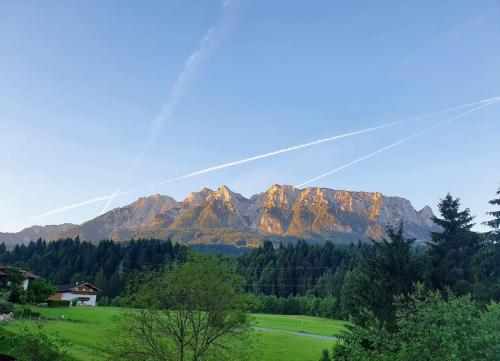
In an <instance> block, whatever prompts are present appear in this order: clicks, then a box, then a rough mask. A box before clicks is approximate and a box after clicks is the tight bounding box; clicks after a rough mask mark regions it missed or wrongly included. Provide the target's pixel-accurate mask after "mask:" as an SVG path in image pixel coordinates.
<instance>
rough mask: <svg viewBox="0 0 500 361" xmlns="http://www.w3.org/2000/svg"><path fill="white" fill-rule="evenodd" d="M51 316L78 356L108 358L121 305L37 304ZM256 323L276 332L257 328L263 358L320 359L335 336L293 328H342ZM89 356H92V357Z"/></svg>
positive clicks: (280, 318) (256, 319) (294, 319)
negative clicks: (58, 305)
mask: <svg viewBox="0 0 500 361" xmlns="http://www.w3.org/2000/svg"><path fill="white" fill-rule="evenodd" d="M34 309H35V310H36V311H38V312H41V313H42V314H43V315H44V316H45V317H46V318H48V319H49V320H48V321H47V322H46V323H45V328H46V330H47V331H56V332H58V333H59V335H60V336H61V337H63V338H65V339H67V340H69V341H70V342H71V347H70V348H69V349H68V351H69V353H70V354H71V355H72V356H73V357H75V359H77V360H89V359H91V360H92V359H95V360H104V359H106V349H107V343H108V342H107V341H108V339H107V337H108V335H109V333H110V329H111V328H112V325H113V316H115V315H118V314H119V313H120V311H121V310H120V309H119V308H112V307H94V308H90V307H87V308H34ZM252 324H253V325H254V326H256V327H262V328H266V329H273V332H261V331H255V337H256V338H257V340H258V341H259V343H260V345H259V349H260V350H261V352H262V357H261V359H262V361H280V360H283V361H285V360H286V361H316V360H318V359H319V357H320V355H321V351H322V350H323V349H325V348H328V349H331V347H332V345H333V342H334V341H332V340H323V339H317V338H313V337H306V336H301V335H298V334H292V333H290V332H300V333H307V334H313V335H321V336H331V335H334V334H337V333H338V332H339V331H340V330H341V328H342V322H341V321H333V320H326V319H322V318H315V317H306V316H284V315H264V314H254V315H252ZM23 325H26V326H33V322H31V321H28V320H25V321H16V322H13V323H10V324H6V325H3V326H2V327H3V328H4V329H6V330H9V331H13V332H15V331H16V330H19V328H20V327H22V326H23ZM89 356H91V357H90V358H89Z"/></svg>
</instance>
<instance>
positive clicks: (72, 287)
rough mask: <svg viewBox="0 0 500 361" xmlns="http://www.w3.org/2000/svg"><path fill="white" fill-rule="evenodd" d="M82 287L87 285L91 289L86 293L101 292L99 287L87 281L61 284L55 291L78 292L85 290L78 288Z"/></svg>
mask: <svg viewBox="0 0 500 361" xmlns="http://www.w3.org/2000/svg"><path fill="white" fill-rule="evenodd" d="M82 287H87V288H89V289H92V291H88V293H98V292H102V290H101V289H99V288H97V287H96V286H94V285H93V284H91V283H89V282H80V283H70V284H66V285H61V286H57V292H78V293H84V292H86V291H82V290H79V288H82Z"/></svg>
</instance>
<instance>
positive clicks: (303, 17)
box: [0, 0, 500, 231]
mask: <svg viewBox="0 0 500 361" xmlns="http://www.w3.org/2000/svg"><path fill="white" fill-rule="evenodd" d="M227 3H229V2H227ZM210 29H212V30H213V32H212V33H211V43H210V46H209V47H208V49H207V50H206V51H204V52H203V57H202V59H201V60H200V62H199V64H198V67H197V69H196V71H193V72H192V74H190V78H189V81H188V82H186V86H185V88H184V89H183V91H182V94H181V95H182V96H180V97H179V99H178V102H176V103H175V107H174V109H173V112H172V114H171V116H169V117H167V118H166V119H165V121H164V123H163V126H162V127H161V130H160V131H158V132H157V136H156V137H155V138H154V141H153V142H151V144H150V146H149V147H148V148H147V149H146V151H145V153H144V156H143V157H142V158H141V161H140V162H139V163H138V164H137V166H136V167H134V168H133V169H131V165H132V164H133V163H134V162H135V160H136V159H137V157H138V154H140V153H141V152H142V151H143V150H144V149H145V146H144V144H145V142H146V141H147V139H148V137H150V134H151V123H152V122H153V120H154V119H155V118H156V117H157V115H158V113H159V112H160V110H161V109H162V107H163V106H164V104H165V102H167V101H168V99H169V92H171V88H172V86H173V85H174V83H175V82H176V79H177V78H178V77H179V74H181V73H182V71H183V69H184V67H185V64H186V61H187V59H188V58H189V57H190V56H191V55H192V54H193V53H194V52H196V51H197V49H199V48H200V44H201V43H202V41H203V39H204V38H205V37H206V34H207V32H208V31H209V30H210ZM499 64H500V3H499V2H498V1H493V0H490V1H488V0H484V1H460V0H450V1H447V0H443V1H439V2H436V1H418V2H417V1H414V2H403V1H385V2H366V1H349V2H347V1H312V2H306V1H290V0H288V1H249V0H247V1H245V0H240V1H239V2H236V1H232V2H231V3H229V5H228V4H226V2H224V3H221V1H147V2H139V1H137V2H123V1H107V2H102V1H88V0H87V1H67V2H60V1H43V0H36V1H19V0H0V165H1V173H0V231H17V230H19V229H21V228H22V227H25V226H27V225H31V224H33V223H37V224H57V223H62V222H77V223H79V222H82V221H85V220H88V219H90V218H93V217H95V216H96V215H98V214H99V212H100V211H101V209H102V208H103V206H104V204H105V203H106V202H100V203H94V204H91V205H87V206H85V207H80V208H76V209H73V210H70V211H67V212H63V213H58V214H55V215H52V216H47V217H43V218H39V219H37V220H36V221H33V220H30V217H32V216H36V215H38V214H41V213H44V212H46V211H50V210H52V209H55V208H59V207H63V206H66V205H68V204H73V203H76V202H80V201H85V200H87V199H90V198H94V197H97V196H103V195H109V194H112V193H113V192H115V191H116V189H117V188H118V187H122V189H125V190H127V189H132V188H136V187H142V186H145V185H148V184H152V183H156V182H158V181H162V180H165V179H170V178H174V177H177V176H181V175H183V174H186V173H190V172H192V171H196V170H199V169H203V168H206V167H210V166H213V165H217V164H220V163H225V162H230V161H234V160H238V159H241V158H245V157H248V156H252V155H255V154H260V153H265V152H269V151H273V150H276V149H280V148H283V147H288V146H292V145H296V144H301V143H305V142H308V141H311V140H315V139H319V138H324V137H328V136H332V135H335V134H341V133H345V132H349V131H353V130H358V129H363V128H366V127H372V126H376V125H379V124H383V123H386V122H391V121H398V120H401V119H405V118H408V117H412V116H415V115H419V114H422V113H427V112H432V111H437V110H441V109H444V108H448V107H451V106H454V105H459V104H463V103H469V102H473V101H476V100H481V99H485V98H490V97H493V96H498V95H500V66H499ZM459 113H460V112H454V113H450V114H446V115H439V116H434V117H429V118H425V119H420V120H416V121H412V122H408V123H405V124H402V125H398V126H395V127H391V128H388V129H383V130H379V131H375V132H370V133H365V134H363V135H358V136H355V137H350V138H345V139H342V140H339V141H336V142H331V143H325V144H321V145H317V146H314V147H309V148H307V149H302V150H298V151H294V152H290V153H287V154H283V155H279V156H276V157H273V158H267V159H262V160H258V161H255V162H251V163H247V164H244V165H241V166H238V167H233V168H228V169H224V170H220V171H217V172H212V173H208V174H204V175H200V176H198V177H192V178H189V179H185V180H182V181H179V182H175V183H171V184H166V185H163V186H159V187H157V188H152V189H150V190H147V191H142V192H136V193H133V194H129V195H127V196H123V197H117V198H116V199H114V200H113V202H112V204H111V207H116V206H121V205H124V204H127V203H129V202H131V201H133V200H134V199H136V198H138V197H139V196H145V195H150V194H152V193H161V194H168V195H172V196H174V197H175V198H177V199H182V198H183V197H184V196H186V194H187V193H189V192H190V191H194V190H199V189H201V188H203V187H211V188H217V187H218V186H220V185H222V184H227V185H228V186H229V187H230V188H232V189H233V190H235V191H237V192H239V193H242V194H243V195H246V196H248V195H251V194H254V193H257V192H260V191H263V190H265V189H266V188H267V187H268V186H270V185H271V184H273V183H279V184H292V185H293V184H298V183H301V182H302V181H304V180H307V179H310V178H312V177H315V176H317V175H319V174H322V173H325V172H328V171H330V170H332V169H334V168H337V167H339V166H341V165H343V164H345V163H348V162H350V161H352V160H354V159H356V158H359V157H361V156H363V155H365V154H368V153H370V152H373V151H374V150H377V149H379V148H381V147H384V146H386V145H388V144H391V143H393V142H395V141H397V140H399V139H401V138H404V137H406V136H408V135H411V134H413V133H415V132H418V131H419V130H421V129H424V128H426V127H429V126H432V125H433V124H436V123H439V122H440V121H443V120H446V118H447V117H449V116H452V115H456V114H459ZM498 134H500V103H498V104H494V105H492V106H490V107H486V108H484V109H481V110H478V111H477V112H474V113H472V114H470V115H468V116H466V117H463V118H461V119H459V120H457V121H456V122H453V123H451V124H448V125H446V126H443V127H441V128H438V129H435V130H433V131H431V132H429V133H427V134H425V135H423V136H421V137H418V138H415V139H413V140H411V141H408V142H406V143H404V144H402V145H400V146H399V147H397V148H394V149H391V150H388V151H387V152H384V153H382V154H379V155H377V156H375V157H373V158H370V159H368V160H366V161H364V162H361V163H359V164H356V165H354V166H352V167H349V168H346V169H344V170H343V171H341V172H338V173H336V174H334V175H332V176H329V177H325V178H323V179H321V180H318V181H316V182H314V183H313V184H312V185H314V186H324V187H330V188H334V189H348V190H364V191H380V192H382V193H384V194H387V195H398V196H401V197H405V198H407V199H409V200H410V201H411V202H412V204H413V205H414V206H415V207H416V208H421V207H423V206H424V205H427V204H428V205H431V206H432V207H433V208H434V209H436V207H435V206H436V204H437V202H438V201H439V198H440V197H442V196H443V195H444V194H445V193H446V192H448V191H449V192H451V193H452V194H454V195H456V196H460V197H461V198H462V201H463V204H464V205H466V206H468V207H470V208H471V210H472V212H473V213H474V214H475V215H476V216H477V219H476V221H477V222H480V221H483V220H485V219H486V217H485V215H484V213H485V212H486V211H488V210H489V209H490V208H489V205H488V203H487V201H488V200H489V199H491V198H492V197H493V195H494V192H495V191H496V188H497V187H498V186H499V185H500V163H499V160H498V154H500V142H499V141H498Z"/></svg>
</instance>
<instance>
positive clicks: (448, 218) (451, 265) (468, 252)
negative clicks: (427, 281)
mask: <svg viewBox="0 0 500 361" xmlns="http://www.w3.org/2000/svg"><path fill="white" fill-rule="evenodd" d="M438 207H439V211H440V213H441V217H442V218H438V217H434V218H433V219H432V220H433V222H434V223H435V224H436V225H437V226H439V227H440V228H441V229H442V231H441V232H431V238H432V241H431V242H430V243H429V246H430V248H429V256H430V258H431V263H432V271H431V280H432V283H433V285H434V287H437V288H444V287H447V286H450V287H452V288H453V289H454V291H455V292H457V293H458V294H465V293H468V292H470V281H471V272H470V260H471V258H472V256H473V255H474V253H475V252H476V251H477V249H478V244H479V239H478V238H479V237H478V235H477V234H475V233H474V232H472V231H471V228H472V227H473V226H474V224H473V223H472V220H473V217H472V216H471V214H470V211H469V209H468V208H466V209H464V210H463V211H460V199H459V198H453V197H452V196H451V195H450V194H447V195H446V196H445V197H444V198H443V199H442V200H441V202H440V203H439V205H438Z"/></svg>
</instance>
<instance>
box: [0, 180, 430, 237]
mask: <svg viewBox="0 0 500 361" xmlns="http://www.w3.org/2000/svg"><path fill="white" fill-rule="evenodd" d="M433 216H434V215H433V213H432V210H431V208H430V207H428V206H425V207H424V208H422V209H421V210H418V211H417V210H416V209H415V208H414V207H413V206H412V205H411V203H410V201H408V200H406V199H404V198H401V197H393V196H385V195H382V194H381V193H379V192H358V191H346V190H334V189H330V188H320V187H309V188H304V189H299V188H295V187H293V186H290V185H278V184H274V185H272V186H271V187H270V188H268V189H267V190H266V191H264V192H261V193H258V194H255V195H253V196H251V197H250V198H246V197H244V196H243V195H241V194H239V193H236V192H233V191H232V190H230V189H229V188H228V187H227V186H221V187H219V188H218V189H217V190H212V189H209V188H203V189H202V190H200V191H198V192H191V193H190V194H189V195H188V196H187V197H186V198H184V199H183V200H182V201H177V200H175V199H174V198H172V197H169V196H164V195H159V194H155V195H152V196H149V197H141V198H139V199H137V200H136V201H134V202H132V203H130V204H128V205H126V206H123V207H119V208H115V209H112V210H110V211H108V212H106V213H104V214H103V215H100V216H98V217H96V218H93V219H91V220H89V221H87V222H84V223H82V224H80V225H72V224H66V225H61V227H59V228H58V227H57V226H53V227H56V228H53V229H52V230H53V232H52V234H49V233H50V232H48V231H47V232H45V233H44V235H45V237H41V238H46V239H49V240H53V239H58V238H66V237H76V236H79V237H80V238H81V239H84V240H90V241H95V240H100V239H106V238H107V239H114V240H116V241H126V240H130V239H132V238H136V239H137V238H161V239H162V238H170V239H172V240H173V241H176V242H181V243H210V244H212V243H220V244H233V245H247V246H255V245H258V244H260V243H261V242H262V241H263V240H265V239H272V240H277V241H279V240H282V241H293V240H296V239H304V240H310V241H314V242H318V241H325V240H332V241H334V242H352V241H357V240H366V239H368V238H375V239H380V238H381V237H383V236H384V234H385V228H386V226H388V225H392V226H395V225H397V224H399V223H400V222H404V223H405V229H406V232H407V235H408V236H411V237H415V238H417V239H419V240H428V238H429V231H434V230H436V226H435V225H434V224H433V223H432V220H431V218H432V217H433ZM47 227H48V226H47ZM31 228H33V227H31ZM25 231H26V230H23V231H21V232H19V233H22V232H24V233H25V234H24V236H23V237H20V236H17V234H11V235H16V236H13V238H15V239H16V240H18V241H19V240H21V243H22V242H26V240H27V238H26V235H28V234H29V232H25ZM32 233H33V234H35V235H36V233H34V232H32ZM3 235H6V234H2V233H0V241H2V239H4V238H5V237H3ZM7 235H8V234H7ZM37 238H38V237H37Z"/></svg>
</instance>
